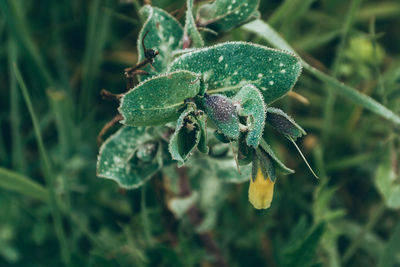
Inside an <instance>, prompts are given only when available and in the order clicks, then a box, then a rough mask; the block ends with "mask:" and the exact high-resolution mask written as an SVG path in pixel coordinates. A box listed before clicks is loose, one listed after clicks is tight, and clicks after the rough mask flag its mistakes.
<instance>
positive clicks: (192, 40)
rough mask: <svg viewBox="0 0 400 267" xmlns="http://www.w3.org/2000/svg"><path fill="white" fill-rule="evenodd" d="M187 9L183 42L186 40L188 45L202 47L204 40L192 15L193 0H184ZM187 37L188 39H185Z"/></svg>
mask: <svg viewBox="0 0 400 267" xmlns="http://www.w3.org/2000/svg"><path fill="white" fill-rule="evenodd" d="M186 5H187V10H186V20H185V28H184V29H183V32H184V39H183V41H184V43H185V42H188V43H189V45H188V47H203V46H204V41H203V38H202V37H201V35H200V33H199V31H198V30H197V26H196V22H195V21H194V17H193V0H187V1H186ZM185 38H188V39H185Z"/></svg>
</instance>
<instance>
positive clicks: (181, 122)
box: [168, 106, 201, 166]
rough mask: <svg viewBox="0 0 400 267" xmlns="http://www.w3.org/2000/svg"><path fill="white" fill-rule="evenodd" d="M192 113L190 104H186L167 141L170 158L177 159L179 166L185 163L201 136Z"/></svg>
mask: <svg viewBox="0 0 400 267" xmlns="http://www.w3.org/2000/svg"><path fill="white" fill-rule="evenodd" d="M193 113H194V109H193V107H192V106H188V108H187V109H186V110H185V111H184V112H182V114H181V115H180V116H179V119H178V121H177V123H176V128H175V133H174V134H173V135H172V137H171V140H170V142H169V147H168V148H169V152H170V153H171V156H172V159H174V160H177V161H178V163H179V165H180V166H181V165H183V164H184V163H185V161H186V160H187V159H188V157H189V156H190V154H191V153H192V151H193V150H194V149H195V148H196V146H197V145H198V144H199V142H200V138H201V129H200V127H199V124H198V122H197V120H196V119H195V117H194V114H193Z"/></svg>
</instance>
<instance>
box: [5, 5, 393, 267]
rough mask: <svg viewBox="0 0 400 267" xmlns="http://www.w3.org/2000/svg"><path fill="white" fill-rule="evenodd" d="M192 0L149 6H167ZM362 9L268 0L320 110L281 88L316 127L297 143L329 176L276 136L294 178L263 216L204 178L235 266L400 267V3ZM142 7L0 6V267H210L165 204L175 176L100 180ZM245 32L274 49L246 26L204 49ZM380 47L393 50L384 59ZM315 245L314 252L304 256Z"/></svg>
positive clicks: (212, 220) (286, 180)
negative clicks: (135, 185) (381, 183)
mask: <svg viewBox="0 0 400 267" xmlns="http://www.w3.org/2000/svg"><path fill="white" fill-rule="evenodd" d="M184 2H185V1H182V0H181V1H169V0H167V1H153V4H154V5H156V6H159V7H161V8H165V9H166V10H168V11H170V12H171V11H174V10H176V9H178V8H180V7H181V6H183V5H184ZM359 2H360V1H352V2H350V1H344V0H339V1H328V0H320V1H297V0H292V1H289V0H286V1H277V0H276V1H261V6H260V10H261V14H262V19H263V20H264V21H268V22H270V23H271V25H272V26H273V27H274V29H275V30H276V31H277V32H278V33H279V34H280V35H281V36H282V37H283V38H284V40H286V41H285V43H282V42H281V41H282V40H279V39H275V41H278V42H277V43H275V44H274V45H276V46H278V47H283V48H286V49H289V50H291V49H292V47H293V49H294V50H295V51H297V52H298V54H299V55H301V57H302V58H303V60H304V62H307V63H305V68H306V69H307V71H306V72H305V73H304V74H303V75H302V77H301V78H300V80H299V83H298V84H297V85H296V87H295V90H296V92H298V93H300V94H301V95H303V96H305V97H306V98H307V99H308V100H309V101H310V104H309V105H303V104H302V103H300V102H297V101H296V100H295V99H292V98H290V97H286V98H285V99H283V100H281V101H279V102H278V103H277V105H278V106H280V107H281V108H283V109H284V110H285V111H286V112H287V113H289V114H291V115H292V116H293V117H294V118H295V119H296V120H297V121H298V122H299V123H300V125H302V126H303V127H304V128H305V129H306V131H307V132H308V133H309V135H308V136H306V137H305V138H304V139H303V140H302V141H301V142H299V144H300V146H301V148H302V150H303V151H304V152H305V154H306V156H307V158H308V159H312V165H313V166H315V167H316V169H317V173H318V174H319V176H320V177H321V179H320V180H319V181H316V180H314V179H312V178H311V175H310V173H309V172H308V170H307V169H306V167H305V165H304V163H303V162H302V160H301V158H300V157H299V156H297V154H296V152H295V149H294V148H293V147H292V146H291V145H290V142H285V141H282V139H278V138H277V137H276V136H275V135H273V134H271V140H270V141H271V143H272V145H273V147H274V149H276V150H277V153H278V154H279V155H282V156H283V158H284V159H285V162H287V165H288V166H290V167H292V168H293V169H296V174H294V175H292V176H287V177H279V179H278V182H277V187H276V191H275V192H276V195H275V198H274V201H273V204H272V207H271V209H269V210H267V211H263V212H259V211H255V210H254V209H253V208H252V207H251V206H250V205H249V204H248V202H247V186H248V185H246V184H244V185H225V184H223V185H220V186H218V187H212V186H211V187H210V186H209V184H213V182H212V180H211V182H210V181H208V182H207V183H206V182H205V181H198V180H196V179H193V180H192V182H193V187H194V189H196V190H197V191H198V192H199V194H200V196H202V195H206V194H205V192H211V191H212V190H216V191H215V195H216V196H218V197H215V199H212V200H208V202H211V203H213V205H212V210H211V208H204V209H203V210H202V212H203V213H204V214H205V215H206V217H207V216H208V217H207V218H209V224H208V227H210V229H211V230H212V232H213V233H214V234H215V236H216V239H217V241H218V243H219V245H220V247H221V249H222V251H223V254H224V256H225V257H226V259H227V261H228V262H229V263H230V264H231V265H233V266H253V265H254V266H260V265H268V266H284V265H285V264H286V265H291V266H293V264H296V263H298V264H300V263H301V262H300V261H299V262H296V259H299V260H300V256H296V255H299V254H298V253H300V255H302V256H304V257H305V258H306V260H305V261H304V265H305V266H310V265H311V264H317V263H320V264H322V265H323V266H377V265H378V264H379V266H397V265H399V264H400V255H399V251H400V248H399V243H398V240H399V226H398V221H399V219H400V216H399V213H398V209H399V208H400V207H397V208H388V207H386V206H385V205H386V204H385V201H384V197H383V196H382V195H380V194H381V193H380V191H379V190H378V189H377V188H376V186H375V182H374V180H375V179H376V178H375V173H376V169H377V168H378V167H380V166H383V165H384V164H385V162H384V159H383V158H384V157H382V156H381V155H390V163H391V164H389V165H388V166H389V167H388V168H391V170H392V171H393V173H395V174H396V177H395V180H394V181H393V182H394V183H396V184H398V183H399V171H398V170H399V167H400V166H399V156H400V155H399V151H400V149H399V146H400V142H399V138H398V135H399V128H398V126H396V125H395V124H396V123H397V124H399V120H398V114H399V112H400V93H399V92H400V57H399V53H398V47H400V36H399V31H398V29H399V27H400V17H399V16H398V14H399V10H400V5H399V3H398V1H378V0H364V1H362V2H361V3H359ZM352 3H353V4H352ZM140 4H141V3H138V1H134V2H133V3H132V2H131V1H123V2H119V3H116V2H113V1H107V0H91V1H84V2H82V1H77V0H71V1H50V0H43V1H41V2H40V5H39V4H38V3H37V2H35V1H32V0H25V1H21V0H0V9H1V11H0V14H1V16H0V94H1V97H0V127H1V129H0V166H1V169H0V209H1V210H2V214H3V216H2V217H0V265H1V266H43V265H45V266H59V265H62V264H63V263H64V264H65V265H67V264H68V263H69V264H70V265H74V266H75V265H76V266H82V265H83V266H198V265H199V262H207V259H208V258H209V255H207V253H206V250H205V248H204V247H203V245H202V242H200V241H199V240H198V238H197V237H196V235H195V229H193V226H192V225H191V224H190V223H189V220H188V219H187V218H185V217H184V218H183V219H182V220H180V221H177V220H175V219H174V218H173V217H172V216H171V214H170V213H168V212H167V211H166V210H165V203H166V201H167V200H166V199H165V198H166V196H163V195H162V194H161V193H160V192H161V191H160V189H159V183H160V181H164V184H163V183H161V184H162V186H170V187H171V188H170V189H171V190H173V189H174V181H175V177H174V174H173V173H172V174H171V172H167V173H168V178H169V179H164V180H161V179H160V177H155V178H153V179H152V181H150V182H149V183H147V185H146V186H145V187H143V188H142V190H133V191H126V192H125V191H121V190H119V189H118V187H117V186H116V185H115V184H114V183H112V182H110V181H107V180H105V179H99V178H96V177H95V162H96V154H97V147H96V142H95V137H96V134H97V132H98V130H99V129H100V128H101V127H102V125H103V124H104V123H105V122H106V121H107V120H109V119H110V118H112V117H113V116H114V115H115V113H116V110H115V108H116V107H115V105H113V104H112V103H107V102H103V101H101V99H100V98H99V96H98V92H99V91H100V90H101V89H102V88H106V89H108V90H111V91H113V92H116V93H119V92H122V91H124V90H125V81H124V79H123V75H122V74H123V73H122V72H123V68H124V67H127V65H128V64H134V63H135V62H134V61H133V60H135V59H136V58H137V55H136V37H137V33H138V31H139V29H140V27H141V25H140V19H139V18H138V15H137V14H138V10H137V7H138V6H140ZM352 7H353V8H352ZM344 14H348V16H347V17H346V16H345V15H344ZM373 18H375V23H373V24H372V22H371V21H372V20H373ZM271 36H272V35H268V36H267V39H268V38H270V37H271ZM343 36H344V37H343ZM360 36H363V37H367V38H366V40H367V41H365V42H364V43H363V45H364V46H360V47H358V49H357V50H356V51H354V50H351V46H350V42H351V40H353V39H355V38H358V37H360ZM264 38H265V37H264ZM236 39H237V40H248V41H254V42H260V43H262V44H266V40H264V39H263V38H260V37H258V36H257V35H255V34H251V33H249V32H248V31H244V30H243V29H237V30H234V31H233V32H232V33H229V34H223V35H221V36H218V37H214V36H208V35H207V38H206V40H207V41H208V43H209V44H211V43H215V42H218V41H222V40H236ZM286 42H287V43H286ZM288 44H291V46H288ZM285 46H286V47H285ZM369 46H371V47H373V49H372V50H369V48H368V47H369ZM338 47H339V48H338ZM377 47H381V48H382V49H383V50H384V56H383V58H382V59H381V60H380V61H379V60H378V59H377ZM369 51H372V53H371V52H369ZM371 58H372V63H371ZM14 64H16V65H17V66H18V67H19V68H20V72H21V75H17V76H15V70H16V69H15V68H14ZM311 66H313V67H311ZM18 73H19V72H18V71H17V74H18ZM325 73H327V74H325ZM331 74H333V76H332V75H331ZM16 77H17V78H18V79H16ZM334 77H335V78H334ZM341 82H344V83H345V84H346V85H344V84H342V83H341ZM323 83H326V84H327V85H328V87H330V88H331V87H332V88H334V90H337V93H338V94H340V95H342V96H346V97H347V99H351V100H352V101H353V102H350V101H347V100H346V99H345V98H343V97H341V96H338V97H337V98H336V101H335V104H334V105H331V104H328V105H327V104H326V101H327V98H326V93H325V92H326V91H324V90H321V88H324V89H325V88H326V87H327V86H326V85H324V84H323ZM24 84H26V86H25V85H24ZM18 87H20V88H21V89H22V90H23V94H22V95H21V93H20V90H19V88H18ZM380 88H384V90H382V89H380ZM352 89H356V90H359V91H362V92H364V93H367V94H368V95H369V97H364V96H361V95H359V94H357V93H354V92H353V91H352ZM385 99H386V100H385ZM375 100H376V101H377V102H382V103H384V104H385V106H386V107H387V108H388V109H390V110H391V111H393V112H388V109H386V108H385V107H383V106H381V105H379V104H378V103H377V102H376V101H375ZM354 102H355V103H358V104H361V106H357V107H355V106H354ZM29 103H30V104H29ZM26 104H28V109H27V106H26ZM363 109H369V110H372V111H373V112H370V111H363ZM324 110H325V112H324ZM374 112H375V113H377V114H379V115H381V116H383V117H386V118H387V119H388V120H384V119H382V118H381V117H380V116H378V115H376V114H375V113H374ZM327 114H328V115H327ZM330 114H331V115H330ZM396 114H397V115H396ZM389 120H391V121H393V122H395V123H394V124H393V123H391V122H390V121H389ZM32 121H33V126H32ZM324 122H325V124H324ZM326 126H328V127H326ZM324 132H325V133H326V134H327V136H328V137H327V138H325V139H324V138H322V136H323V134H324ZM385 166H386V165H385ZM164 178H166V177H164ZM210 179H213V178H212V177H210ZM387 179H389V176H388V177H387ZM166 181H167V182H166ZM168 181H169V182H168ZM214 183H215V181H214ZM42 184H46V187H43V186H42ZM47 194H49V195H48V196H47ZM47 197H49V200H50V201H48V202H46V201H43V200H45V199H47ZM378 211H379V212H378ZM321 224H324V227H323V228H321V227H320V226H319V225H321ZM310 240H311V241H312V240H314V241H313V242H311V241H310ZM307 247H308V248H310V249H309V250H308V251H312V250H313V251H314V252H313V253H311V254H312V255H306V254H303V252H302V251H303V250H302V249H304V248H307ZM311 248H313V249H311ZM296 253H297V254H296ZM288 255H295V256H294V258H291V259H289V258H287V257H288ZM289 260H292V264H290V261H289ZM288 262H289V263H288Z"/></svg>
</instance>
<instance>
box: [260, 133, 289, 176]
mask: <svg viewBox="0 0 400 267" xmlns="http://www.w3.org/2000/svg"><path fill="white" fill-rule="evenodd" d="M260 147H261V148H262V149H263V150H264V151H265V152H267V154H268V155H269V156H270V157H271V159H272V160H273V161H274V162H275V167H277V168H278V169H279V170H280V171H281V172H282V173H283V174H292V173H294V170H292V169H290V168H288V167H286V166H285V164H283V163H282V161H280V159H279V158H278V157H277V156H276V155H275V153H274V151H273V150H272V148H271V147H270V146H269V145H268V143H267V142H266V141H265V140H264V138H261V139H260Z"/></svg>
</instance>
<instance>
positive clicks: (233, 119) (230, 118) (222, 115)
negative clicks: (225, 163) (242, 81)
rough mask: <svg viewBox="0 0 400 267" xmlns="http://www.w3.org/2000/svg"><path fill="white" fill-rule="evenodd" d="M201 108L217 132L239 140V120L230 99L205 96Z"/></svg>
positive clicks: (220, 96)
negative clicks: (202, 107)
mask: <svg viewBox="0 0 400 267" xmlns="http://www.w3.org/2000/svg"><path fill="white" fill-rule="evenodd" d="M203 106H204V110H205V112H206V113H207V115H208V116H209V117H210V119H211V120H212V121H213V122H214V124H215V126H217V128H218V130H219V131H221V132H222V133H223V134H224V135H225V136H226V137H228V138H230V139H233V140H237V139H238V138H239V133H240V131H239V118H238V116H237V112H236V107H235V106H234V105H233V102H232V100H231V99H229V98H228V97H226V96H224V95H205V96H204V98H203Z"/></svg>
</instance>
